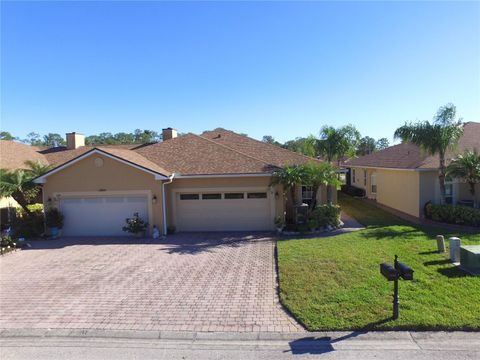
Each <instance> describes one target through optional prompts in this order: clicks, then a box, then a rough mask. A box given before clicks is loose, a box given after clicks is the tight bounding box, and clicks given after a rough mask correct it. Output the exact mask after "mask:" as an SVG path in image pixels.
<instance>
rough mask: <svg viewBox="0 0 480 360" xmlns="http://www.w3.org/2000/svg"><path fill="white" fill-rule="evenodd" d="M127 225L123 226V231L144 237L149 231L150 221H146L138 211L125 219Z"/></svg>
mask: <svg viewBox="0 0 480 360" xmlns="http://www.w3.org/2000/svg"><path fill="white" fill-rule="evenodd" d="M125 222H126V223H127V225H126V226H124V227H123V228H122V230H123V231H125V232H129V233H130V234H133V235H135V237H144V236H145V232H146V231H147V227H148V223H147V222H145V221H144V220H143V219H142V218H140V216H138V213H134V214H133V217H131V218H128V219H125Z"/></svg>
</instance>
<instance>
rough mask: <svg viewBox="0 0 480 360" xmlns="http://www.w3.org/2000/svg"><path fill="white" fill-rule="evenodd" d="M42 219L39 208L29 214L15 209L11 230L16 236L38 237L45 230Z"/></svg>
mask: <svg viewBox="0 0 480 360" xmlns="http://www.w3.org/2000/svg"><path fill="white" fill-rule="evenodd" d="M43 220H44V219H43V212H42V211H41V210H37V211H34V212H33V213H32V214H31V215H27V214H26V213H25V212H23V211H17V216H16V217H15V218H14V219H13V220H12V232H13V234H14V235H15V236H16V237H23V238H26V239H31V238H38V237H40V236H41V235H42V234H43V233H44V231H45V228H44V223H43Z"/></svg>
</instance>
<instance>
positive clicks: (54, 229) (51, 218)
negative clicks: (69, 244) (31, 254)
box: [45, 208, 63, 239]
mask: <svg viewBox="0 0 480 360" xmlns="http://www.w3.org/2000/svg"><path fill="white" fill-rule="evenodd" d="M45 223H46V225H47V227H48V228H49V229H50V236H51V237H52V239H56V238H57V237H59V236H60V231H61V229H62V228H63V214H62V213H61V212H60V210H58V209H57V208H50V209H48V210H47V212H46V213H45Z"/></svg>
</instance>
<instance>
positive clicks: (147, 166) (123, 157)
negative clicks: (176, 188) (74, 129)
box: [34, 148, 171, 184]
mask: <svg viewBox="0 0 480 360" xmlns="http://www.w3.org/2000/svg"><path fill="white" fill-rule="evenodd" d="M94 154H100V155H104V156H107V157H109V158H111V159H114V160H116V161H120V162H121V163H123V164H126V165H128V166H131V167H134V168H136V169H139V170H141V171H145V172H147V173H149V174H151V175H153V176H155V179H156V180H167V179H168V176H170V175H171V174H170V173H169V172H167V171H166V170H164V169H163V168H161V167H159V166H158V165H157V164H155V163H152V162H151V161H149V160H147V159H144V158H143V157H142V156H141V155H139V154H136V153H134V152H132V151H129V150H120V149H115V151H112V149H108V151H107V150H105V149H102V148H93V149H91V150H89V151H86V152H84V153H83V154H81V155H79V156H77V157H75V158H73V159H71V160H69V161H67V162H65V163H63V164H62V165H59V166H57V167H56V168H54V169H52V170H50V171H48V172H47V173H45V174H43V175H42V176H39V177H37V178H36V179H34V182H35V183H37V184H42V183H45V182H46V180H47V178H48V177H49V176H50V175H53V174H55V173H57V172H60V171H62V170H63V169H65V168H67V167H70V166H72V165H74V164H75V163H77V162H78V161H80V160H83V159H85V158H87V157H90V156H92V155H94Z"/></svg>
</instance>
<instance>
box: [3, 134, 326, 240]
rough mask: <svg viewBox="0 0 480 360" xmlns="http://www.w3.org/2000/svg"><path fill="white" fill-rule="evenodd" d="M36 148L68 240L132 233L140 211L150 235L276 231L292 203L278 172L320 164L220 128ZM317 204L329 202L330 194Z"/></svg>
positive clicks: (304, 192)
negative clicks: (127, 141)
mask: <svg viewBox="0 0 480 360" xmlns="http://www.w3.org/2000/svg"><path fill="white" fill-rule="evenodd" d="M9 143H10V145H11V146H12V147H15V146H17V144H14V143H13V142H9ZM22 146H24V145H22ZM30 150H32V151H33V152H34V153H35V154H29V155H28V157H30V158H33V157H36V158H37V159H39V160H40V161H45V162H46V163H48V164H51V165H54V166H55V167H54V168H53V169H52V170H51V171H49V172H47V173H46V174H44V175H43V176H41V177H39V178H37V179H36V180H35V182H36V183H37V184H40V185H41V186H42V189H43V191H42V196H43V203H44V205H45V207H46V208H48V207H57V208H59V209H60V210H61V212H62V213H63V214H64V217H65V220H64V222H65V224H64V228H63V234H64V235H65V236H121V235H125V233H123V232H122V226H123V225H124V223H125V219H126V218H128V217H132V215H133V214H134V213H139V215H140V217H142V218H143V219H145V220H146V221H148V223H149V232H150V233H151V231H152V227H153V226H156V227H158V228H159V229H160V231H161V232H163V233H166V232H167V227H175V229H176V231H236V230H243V231H257V230H261V231H263V230H273V229H274V219H275V218H276V217H279V216H283V215H284V211H285V208H286V206H289V205H290V204H289V203H288V202H289V201H290V200H286V198H285V197H284V194H283V190H282V188H281V187H280V186H270V182H271V176H272V172H273V171H274V170H275V169H277V168H279V167H281V166H284V165H285V164H304V163H307V162H310V161H318V160H315V159H312V158H309V157H306V156H304V155H301V154H297V153H293V152H290V151H288V150H285V149H282V148H280V147H277V146H274V145H270V144H266V143H263V142H261V141H258V140H254V139H252V138H249V137H247V136H243V135H239V134H237V133H234V132H232V131H228V130H225V129H221V128H219V129H215V130H212V131H206V132H204V133H203V134H201V135H195V134H187V135H182V136H177V131H176V130H175V129H172V128H167V129H164V130H163V141H162V142H160V143H154V144H143V145H116V146H114V145H111V146H109V145H106V146H96V147H93V146H86V145H85V137H84V135H82V134H79V133H68V134H67V145H66V146H65V147H57V148H51V149H34V148H31V149H30ZM9 156H15V155H14V154H13V153H11V154H10V155H9ZM296 191H297V194H298V196H297V198H298V199H299V201H302V202H309V201H311V196H312V192H311V189H310V188H308V187H306V186H301V184H299V186H297V188H296ZM317 201H318V202H319V203H325V202H326V189H325V188H322V189H320V191H319V194H318V198H317Z"/></svg>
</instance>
